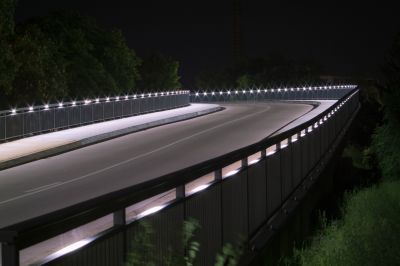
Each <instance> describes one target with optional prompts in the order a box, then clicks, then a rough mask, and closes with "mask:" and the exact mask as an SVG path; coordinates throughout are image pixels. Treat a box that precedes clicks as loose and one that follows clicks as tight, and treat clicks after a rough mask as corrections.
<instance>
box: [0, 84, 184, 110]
mask: <svg viewBox="0 0 400 266" xmlns="http://www.w3.org/2000/svg"><path fill="white" fill-rule="evenodd" d="M189 93H190V91H188V90H175V91H162V92H136V93H126V94H122V95H120V96H113V97H103V98H100V97H95V98H92V97H87V98H86V99H84V100H76V101H74V100H70V101H67V102H64V101H58V102H57V103H48V104H42V105H32V106H27V107H21V108H11V109H10V110H1V111H0V116H7V115H15V114H17V113H24V112H32V111H40V110H47V109H55V108H59V107H70V106H79V105H87V104H96V103H105V102H117V101H123V100H132V99H141V98H152V97H160V96H169V95H179V94H189ZM60 104H61V106H60Z"/></svg>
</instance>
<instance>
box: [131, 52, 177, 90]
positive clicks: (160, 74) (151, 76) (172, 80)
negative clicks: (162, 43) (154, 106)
mask: <svg viewBox="0 0 400 266" xmlns="http://www.w3.org/2000/svg"><path fill="white" fill-rule="evenodd" d="M178 70H179V62H178V61H174V60H173V59H172V58H171V57H167V56H163V55H161V54H154V55H151V56H149V57H147V58H145V59H144V62H143V64H142V65H141V66H140V73H141V80H140V82H139V87H140V89H141V90H145V91H152V90H174V89H178V88H180V87H181V84H180V82H179V79H180V77H179V75H178Z"/></svg>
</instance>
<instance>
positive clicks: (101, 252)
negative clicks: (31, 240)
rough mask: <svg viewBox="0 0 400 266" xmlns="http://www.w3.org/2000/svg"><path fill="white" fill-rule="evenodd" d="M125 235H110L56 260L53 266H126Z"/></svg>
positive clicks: (52, 263) (120, 233)
mask: <svg viewBox="0 0 400 266" xmlns="http://www.w3.org/2000/svg"><path fill="white" fill-rule="evenodd" d="M123 254H124V235H123V233H122V232H119V233H115V234H112V235H110V236H109V237H107V238H104V239H102V240H100V241H96V242H95V243H93V244H90V245H89V246H88V247H83V248H82V249H80V250H79V251H77V252H73V253H71V254H69V255H68V256H64V257H62V258H60V259H57V260H54V261H52V262H50V263H47V264H45V265H49V266H50V265H51V266H111V265H113V266H114V265H115V266H122V265H124V262H123V259H124V255H123Z"/></svg>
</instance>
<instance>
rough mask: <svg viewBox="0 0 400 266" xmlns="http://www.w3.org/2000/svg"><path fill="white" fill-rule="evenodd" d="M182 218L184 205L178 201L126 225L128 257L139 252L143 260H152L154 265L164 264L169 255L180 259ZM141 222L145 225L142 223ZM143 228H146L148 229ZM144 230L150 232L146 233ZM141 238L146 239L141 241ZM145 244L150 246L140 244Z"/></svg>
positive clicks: (182, 248)
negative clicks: (143, 246)
mask: <svg viewBox="0 0 400 266" xmlns="http://www.w3.org/2000/svg"><path fill="white" fill-rule="evenodd" d="M183 220H184V206H183V203H180V204H177V205H174V206H172V207H170V208H168V209H166V210H162V211H160V212H158V213H156V214H154V215H151V216H148V217H145V218H143V219H142V220H140V221H136V222H134V223H133V224H132V225H131V226H128V229H127V231H126V241H127V254H128V257H129V256H132V255H134V254H138V252H139V253H140V255H141V256H142V257H143V259H144V260H145V261H148V262H149V263H150V262H154V263H155V265H164V260H166V259H167V258H169V257H172V258H178V259H182V258H183V256H184V247H183V245H182V232H183ZM143 222H144V223H146V225H147V227H146V226H143V225H142V223H143ZM145 228H148V231H146V229H145ZM146 232H147V233H149V232H151V233H150V234H146ZM142 238H144V239H146V240H145V241H143V240H141V239H142ZM146 244H147V245H150V246H151V247H150V248H147V249H146V248H142V245H146ZM172 265H173V264H172Z"/></svg>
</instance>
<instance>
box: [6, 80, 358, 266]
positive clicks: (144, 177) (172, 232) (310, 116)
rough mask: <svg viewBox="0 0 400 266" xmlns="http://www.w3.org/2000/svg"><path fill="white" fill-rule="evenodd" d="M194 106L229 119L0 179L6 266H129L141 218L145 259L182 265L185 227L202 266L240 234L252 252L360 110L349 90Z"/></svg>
mask: <svg viewBox="0 0 400 266" xmlns="http://www.w3.org/2000/svg"><path fill="white" fill-rule="evenodd" d="M191 101H192V102H218V103H220V104H221V106H222V107H224V108H225V110H224V111H221V112H217V113H214V114H210V115H207V116H203V117H199V118H196V119H193V120H188V121H183V122H179V123H177V124H170V125H167V126H163V127H159V128H154V129H152V130H151V131H146V132H140V133H135V134H131V135H126V136H124V137H120V138H117V139H114V140H111V141H107V142H103V143H99V144H96V145H93V146H90V147H87V148H84V149H78V150H75V151H73V152H70V153H65V154H62V155H59V156H55V157H51V158H49V159H46V160H43V161H37V162H33V163H30V164H26V165H22V166H19V167H15V168H10V169H7V170H3V171H1V172H0V180H1V181H2V182H6V183H7V184H8V190H7V191H5V193H2V195H1V199H0V212H1V213H4V214H10V215H8V216H3V215H2V219H1V220H0V228H2V229H0V241H1V242H2V252H1V256H2V262H3V264H2V265H5V266H9V265H19V264H21V265H41V264H48V265H122V264H123V262H124V259H125V258H126V254H127V251H129V250H130V249H131V243H132V240H133V238H134V237H135V235H136V234H137V233H138V232H137V230H139V229H138V228H139V225H138V221H141V220H148V221H151V223H152V224H153V226H154V230H155V231H156V232H157V234H156V235H155V238H156V239H153V240H154V241H155V242H154V243H156V249H155V250H156V253H157V254H149V256H156V257H159V258H162V257H165V256H166V253H167V252H168V247H169V246H173V247H174V249H175V252H177V253H176V254H178V255H181V256H184V254H185V250H184V247H183V246H182V243H181V237H180V236H179V234H177V232H178V231H179V230H180V228H181V227H182V224H183V222H184V221H185V220H187V219H188V218H190V217H191V218H195V219H196V220H198V221H199V222H200V224H201V229H200V233H199V235H198V236H197V238H198V241H199V243H200V246H201V248H200V254H199V261H198V262H199V264H200V265H211V264H212V263H213V262H214V260H215V255H216V253H217V252H219V251H220V250H221V247H222V246H223V244H225V243H234V242H236V241H237V238H238V236H241V237H244V238H245V239H247V240H249V241H250V243H253V244H254V245H255V246H257V243H258V242H257V237H258V236H260V235H262V234H265V230H269V229H268V228H270V224H271V221H272V220H273V219H277V217H280V216H282V215H283V216H286V215H287V213H288V212H290V211H291V210H292V209H294V208H295V207H296V204H298V202H299V201H300V200H301V197H302V195H303V194H304V190H302V184H304V183H305V182H308V180H309V178H310V177H312V176H315V175H316V174H315V173H316V172H319V171H321V169H323V167H324V165H326V163H327V162H328V161H329V159H330V157H331V156H332V153H333V151H334V150H335V148H336V146H337V144H338V143H339V142H340V140H341V138H342V136H343V134H344V133H345V132H346V130H347V128H348V127H349V125H350V124H351V122H352V119H353V118H354V116H355V114H356V113H357V111H358V108H359V101H358V90H357V89H356V88H355V87H354V86H334V87H329V88H328V87H318V88H291V89H275V90H245V91H221V92H194V93H193V94H192V95H191ZM171 156H173V157H171ZM27 177H29V178H27ZM49 180H51V182H50V183H49ZM1 181H0V182H1ZM46 182H47V183H46ZM55 184H56V185H55ZM25 186H26V187H25ZM32 186H33V187H38V188H40V189H38V190H37V191H33V192H34V193H30V194H29V195H25V194H23V192H24V191H26V190H27V187H32ZM3 217H4V218H3ZM272 218H273V219H272ZM49 247H51V248H49Z"/></svg>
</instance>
